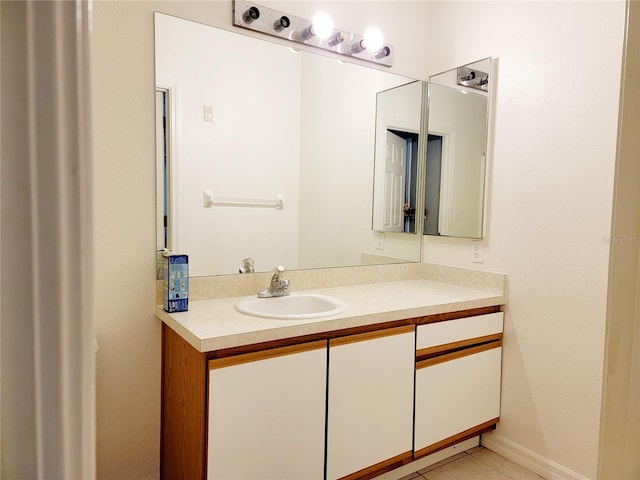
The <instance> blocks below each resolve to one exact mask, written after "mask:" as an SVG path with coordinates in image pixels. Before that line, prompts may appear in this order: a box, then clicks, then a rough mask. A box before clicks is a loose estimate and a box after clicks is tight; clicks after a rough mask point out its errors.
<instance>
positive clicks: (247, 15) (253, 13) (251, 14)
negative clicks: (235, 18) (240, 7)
mask: <svg viewBox="0 0 640 480" xmlns="http://www.w3.org/2000/svg"><path fill="white" fill-rule="evenodd" d="M259 18H260V10H258V8H257V7H250V8H247V9H246V10H245V11H244V13H243V14H242V20H244V23H251V22H253V21H254V20H257V19H259Z"/></svg>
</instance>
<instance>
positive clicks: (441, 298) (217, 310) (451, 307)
mask: <svg viewBox="0 0 640 480" xmlns="http://www.w3.org/2000/svg"><path fill="white" fill-rule="evenodd" d="M306 292H313V293H320V294H324V295H331V296H333V297H336V298H339V299H340V300H342V301H343V302H345V303H346V304H347V309H346V310H345V311H344V312H342V313H340V314H338V315H333V316H330V317H323V318H312V319H301V320H289V319H286V320H285V319H275V318H262V317H254V316H251V315H245V314H243V313H240V312H238V311H237V310H236V309H235V308H234V304H235V303H236V302H237V301H238V300H239V299H240V298H243V297H230V298H221V299H215V300H201V301H195V302H189V311H188V312H180V313H167V312H165V311H164V310H163V309H162V307H161V306H159V307H157V308H156V316H157V317H158V318H159V319H160V320H162V321H163V322H164V323H165V324H167V325H168V326H169V327H170V328H171V329H173V330H174V331H175V332H176V333H178V334H179V335H180V336H182V337H183V338H184V339H185V340H186V341H188V342H189V343H190V344H191V345H192V346H193V347H194V348H195V349H196V350H198V351H200V352H208V351H211V350H219V349H222V348H229V347H237V346H240V345H250V344H253V343H259V342H265V341H269V340H280V339H283V338H290V337H297V336H301V335H309V334H314V333H322V332H328V331H331V330H340V329H343V328H352V327H358V326H363V325H374V324H376V323H382V322H388V321H393V320H402V319H405V318H414V317H421V316H425V315H433V314H438V313H447V312H455V311H459V310H467V309H471V308H480V307H489V306H494V305H502V304H503V303H504V296H503V295H500V294H495V293H488V292H482V291H478V290H471V289H467V288H461V287H456V286H453V285H449V284H445V283H438V282H433V281H429V280H406V281H397V282H388V283H369V284H364V285H353V286H346V287H334V288H322V289H317V290H306Z"/></svg>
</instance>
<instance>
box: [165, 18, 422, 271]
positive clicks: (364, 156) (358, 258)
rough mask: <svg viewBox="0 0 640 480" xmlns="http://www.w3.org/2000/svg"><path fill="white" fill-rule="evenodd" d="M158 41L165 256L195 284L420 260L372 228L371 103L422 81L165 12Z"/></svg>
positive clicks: (401, 242)
mask: <svg viewBox="0 0 640 480" xmlns="http://www.w3.org/2000/svg"><path fill="white" fill-rule="evenodd" d="M155 42H156V43H155V52H156V98H157V109H156V110H157V114H156V120H157V122H156V125H157V132H158V135H157V140H158V147H157V151H158V158H157V162H158V168H157V171H158V175H157V177H158V202H157V203H158V215H157V218H158V248H159V249H161V248H164V247H165V246H167V247H169V248H171V249H173V250H175V251H178V252H180V253H185V254H188V255H189V256H190V259H189V264H190V265H189V268H190V274H191V275H192V276H203V275H217V274H233V273H235V274H237V273H238V271H239V268H241V267H242V266H243V263H242V260H243V259H244V258H247V257H251V258H252V259H253V260H254V265H255V267H254V268H255V271H269V270H271V269H272V268H273V267H274V266H275V265H280V264H281V265H284V266H285V267H287V268H288V269H303V268H304V269H307V268H319V267H338V266H352V265H363V264H375V263H395V262H417V261H420V255H421V238H422V235H420V234H414V235H394V234H389V235H385V236H384V237H381V236H380V235H379V234H378V233H377V232H375V231H373V230H372V228H371V227H372V223H371V219H372V217H373V183H374V179H373V177H374V165H373V163H374V149H375V137H376V97H377V94H378V92H384V91H389V90H391V89H393V88H395V87H398V86H402V85H411V84H413V83H414V82H415V80H414V79H411V78H406V77H402V76H399V75H395V74H391V73H389V72H388V71H384V70H381V69H379V67H378V68H369V67H365V66H361V65H356V64H352V63H344V62H339V61H337V60H336V59H335V58H330V57H326V56H322V55H317V54H313V53H309V52H297V51H295V50H292V49H290V48H289V47H288V46H284V45H281V44H276V43H272V42H270V41H265V40H262V39H260V38H256V37H252V36H247V35H244V34H240V33H236V32H232V31H227V30H222V29H218V28H214V27H211V26H207V25H203V24H199V23H195V22H191V21H187V20H183V19H180V18H176V17H172V16H168V15H164V14H160V13H156V16H155ZM417 84H421V82H417ZM416 108H419V105H416ZM398 127H402V125H398ZM417 128H419V122H418V124H416V125H410V126H409V127H407V129H406V131H405V130H403V131H405V133H403V134H402V135H409V136H411V135H413V134H414V130H416V129H417ZM413 228H414V231H416V233H417V232H421V230H415V227H413Z"/></svg>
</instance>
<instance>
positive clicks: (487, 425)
mask: <svg viewBox="0 0 640 480" xmlns="http://www.w3.org/2000/svg"><path fill="white" fill-rule="evenodd" d="M499 421H500V417H496V418H494V419H492V420H489V421H488V422H484V423H481V424H480V425H477V426H475V427H472V428H469V429H468V430H465V431H464V432H460V433H458V434H456V435H453V436H451V437H449V438H445V439H444V440H441V441H439V442H437V443H434V444H433V445H429V446H428V447H424V448H421V449H420V450H416V452H415V453H414V455H413V459H414V460H417V459H419V458H422V457H426V456H427V455H431V454H432V453H435V452H438V451H440V450H443V449H445V448H447V447H450V446H452V445H455V444H456V443H460V442H462V441H464V440H468V439H469V438H472V437H475V436H476V435H480V434H481V433H486V432H489V431H491V430H493V429H494V428H496V424H497V423H498V422H499Z"/></svg>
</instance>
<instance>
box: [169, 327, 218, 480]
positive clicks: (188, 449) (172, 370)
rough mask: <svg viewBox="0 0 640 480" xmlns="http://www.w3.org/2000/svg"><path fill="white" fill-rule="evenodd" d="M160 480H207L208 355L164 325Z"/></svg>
mask: <svg viewBox="0 0 640 480" xmlns="http://www.w3.org/2000/svg"><path fill="white" fill-rule="evenodd" d="M162 350H163V354H162V367H161V369H162V378H161V389H162V394H161V398H162V401H161V411H162V415H161V424H160V428H161V431H162V435H161V437H160V438H161V442H160V452H161V453H160V477H161V478H165V479H169V478H190V479H194V480H199V479H204V478H205V472H206V458H207V431H206V425H207V413H206V412H207V391H208V385H207V382H206V366H207V364H206V355H205V354H203V353H200V352H198V351H197V350H196V349H195V348H193V347H192V346H191V345H190V344H189V343H188V342H186V341H185V340H184V339H183V338H182V337H181V336H180V335H178V334H177V333H176V332H174V331H173V330H172V329H171V328H169V327H168V326H166V325H165V324H163V325H162Z"/></svg>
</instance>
